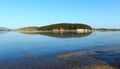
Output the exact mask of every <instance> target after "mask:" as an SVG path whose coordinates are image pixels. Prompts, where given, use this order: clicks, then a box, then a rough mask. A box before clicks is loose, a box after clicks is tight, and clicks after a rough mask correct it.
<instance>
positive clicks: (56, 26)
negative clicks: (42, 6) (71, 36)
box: [37, 23, 92, 30]
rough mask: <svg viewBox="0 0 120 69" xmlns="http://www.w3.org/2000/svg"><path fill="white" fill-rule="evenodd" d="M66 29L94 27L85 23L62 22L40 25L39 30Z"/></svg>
mask: <svg viewBox="0 0 120 69" xmlns="http://www.w3.org/2000/svg"><path fill="white" fill-rule="evenodd" d="M61 28H62V29H65V30H76V29H90V30H91V29H92V28H91V27H90V26H88V25H85V24H78V23H76V24H71V23H60V24H52V25H48V26H43V27H39V28H38V29H37V30H53V29H58V30H59V29H61Z"/></svg>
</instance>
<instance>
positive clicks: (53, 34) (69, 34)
mask: <svg viewBox="0 0 120 69" xmlns="http://www.w3.org/2000/svg"><path fill="white" fill-rule="evenodd" d="M21 33H24V34H40V35H45V36H50V37H56V38H76V37H85V36H88V35H90V34H91V32H84V33H79V32H75V31H74V32H21Z"/></svg>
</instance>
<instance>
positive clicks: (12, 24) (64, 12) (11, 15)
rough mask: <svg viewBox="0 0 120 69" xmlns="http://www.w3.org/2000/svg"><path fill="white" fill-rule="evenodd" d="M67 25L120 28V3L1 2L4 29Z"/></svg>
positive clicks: (117, 0) (113, 0) (73, 0)
mask: <svg viewBox="0 0 120 69" xmlns="http://www.w3.org/2000/svg"><path fill="white" fill-rule="evenodd" d="M63 22H64V23H66V22H67V23H85V24H88V25H90V26H92V27H94V28H101V27H104V28H120V0H0V26H3V27H8V28H19V27H26V26H43V25H48V24H53V23H63Z"/></svg>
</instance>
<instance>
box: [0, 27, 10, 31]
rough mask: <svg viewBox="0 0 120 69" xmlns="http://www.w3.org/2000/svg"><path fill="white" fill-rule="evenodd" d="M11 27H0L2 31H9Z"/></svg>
mask: <svg viewBox="0 0 120 69" xmlns="http://www.w3.org/2000/svg"><path fill="white" fill-rule="evenodd" d="M9 30H10V29H8V28H5V27H0V31H9Z"/></svg>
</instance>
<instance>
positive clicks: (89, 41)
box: [0, 31, 120, 65]
mask: <svg viewBox="0 0 120 69" xmlns="http://www.w3.org/2000/svg"><path fill="white" fill-rule="evenodd" d="M119 36H120V32H119V31H107V32H102V31H95V32H92V33H84V34H79V33H75V32H72V33H70V32H69V33H50V32H49V33H45V32H44V33H41V32H0V37H1V38H0V61H1V62H0V64H13V65H14V64H17V63H29V62H31V61H38V62H39V63H50V62H58V61H59V60H58V59H57V58H56V56H57V55H59V54H64V53H68V52H72V51H79V50H84V49H91V48H94V47H98V46H100V47H102V46H103V47H105V46H120V37H119Z"/></svg>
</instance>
